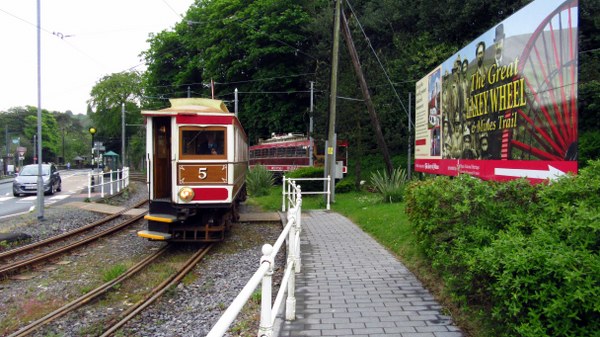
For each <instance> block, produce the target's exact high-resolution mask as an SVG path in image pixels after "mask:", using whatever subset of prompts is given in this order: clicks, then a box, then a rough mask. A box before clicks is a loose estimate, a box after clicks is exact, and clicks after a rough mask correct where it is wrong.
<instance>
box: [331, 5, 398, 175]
mask: <svg viewBox="0 0 600 337" xmlns="http://www.w3.org/2000/svg"><path fill="white" fill-rule="evenodd" d="M342 20H343V27H342V34H344V40H345V41H346V46H347V47H348V51H349V52H350V58H351V59H352V65H354V71H355V72H356V76H357V77H358V84H359V85H360V89H361V91H362V94H363V97H364V99H365V104H366V105H367V110H368V111H369V117H371V124H372V125H373V128H374V129H375V137H376V138H377V145H378V146H379V148H380V149H381V152H382V153H383V160H384V161H385V166H386V169H387V172H388V174H392V172H393V171H394V167H393V165H392V160H391V157H390V152H389V151H388V148H387V145H386V143H385V139H384V138H383V132H382V131H381V125H380V124H379V117H378V116H377V113H376V112H375V107H374V106H373V101H372V100H371V94H370V93H369V88H368V87H367V81H366V80H365V76H364V74H363V71H362V68H361V66H360V60H359V59H358V53H357V52H356V47H355V46H354V41H353V40H352V36H351V35H350V27H349V26H348V21H347V20H346V15H345V14H344V13H342ZM334 41H335V40H334ZM330 139H331V138H330ZM330 146H331V145H330Z"/></svg>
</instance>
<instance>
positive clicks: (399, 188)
mask: <svg viewBox="0 0 600 337" xmlns="http://www.w3.org/2000/svg"><path fill="white" fill-rule="evenodd" d="M407 181H408V176H407V175H406V170H404V169H403V168H397V169H395V170H394V171H392V174H391V175H390V176H388V174H387V172H386V171H383V172H380V171H376V172H374V173H372V174H371V180H370V183H371V186H372V187H373V188H374V189H375V191H376V192H377V193H379V194H381V197H382V199H383V201H385V202H389V203H393V202H399V201H402V199H403V198H404V189H405V187H406V183H407Z"/></svg>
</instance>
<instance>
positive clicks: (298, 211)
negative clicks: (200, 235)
mask: <svg viewBox="0 0 600 337" xmlns="http://www.w3.org/2000/svg"><path fill="white" fill-rule="evenodd" d="M294 226H295V227H296V229H295V232H296V235H295V237H294V240H296V253H295V254H294V256H295V258H296V260H295V261H294V268H295V269H294V270H295V272H296V273H299V272H300V267H301V266H302V263H301V256H300V233H302V187H301V186H298V204H297V205H296V222H295V223H294Z"/></svg>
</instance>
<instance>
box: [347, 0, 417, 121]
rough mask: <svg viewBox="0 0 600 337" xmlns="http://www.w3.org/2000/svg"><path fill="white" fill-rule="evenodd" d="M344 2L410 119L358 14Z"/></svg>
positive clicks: (348, 2)
mask: <svg viewBox="0 0 600 337" xmlns="http://www.w3.org/2000/svg"><path fill="white" fill-rule="evenodd" d="M346 3H347V4H348V7H349V8H350V11H351V12H352V14H353V16H354V20H356V22H357V24H358V27H359V28H360V30H361V32H362V33H363V36H364V37H365V40H366V41H367V44H368V45H369V48H370V49H371V51H372V52H373V55H375V59H377V62H378V63H379V66H380V67H381V70H382V71H383V74H384V75H385V78H386V79H387V80H388V83H389V84H390V86H391V87H392V91H393V92H394V95H395V96H396V98H397V99H398V102H400V105H401V106H402V109H404V112H406V116H407V117H409V118H408V119H409V121H411V118H410V116H409V114H408V110H407V109H406V107H405V106H404V102H403V101H402V99H400V96H399V95H398V92H397V91H396V87H394V85H393V83H392V80H391V79H390V77H389V75H388V73H387V71H386V70H385V67H384V66H383V64H382V63H381V60H380V59H379V56H377V52H376V51H375V49H374V48H373V45H371V40H370V39H369V37H368V36H367V33H365V30H364V29H363V26H362V24H361V23H360V21H359V20H358V16H357V15H356V12H354V8H352V5H351V4H350V1H349V0H346ZM410 123H411V125H412V126H413V127H414V123H413V122H412V121H411V122H410Z"/></svg>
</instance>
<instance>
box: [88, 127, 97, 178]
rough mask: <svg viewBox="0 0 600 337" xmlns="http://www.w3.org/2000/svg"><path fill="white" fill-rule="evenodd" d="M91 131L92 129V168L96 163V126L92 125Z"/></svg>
mask: <svg viewBox="0 0 600 337" xmlns="http://www.w3.org/2000/svg"><path fill="white" fill-rule="evenodd" d="M89 131H90V134H91V135H92V168H93V165H94V159H95V158H94V154H95V153H94V135H95V134H96V128H95V127H93V126H92V127H91V128H90V129H89Z"/></svg>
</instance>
